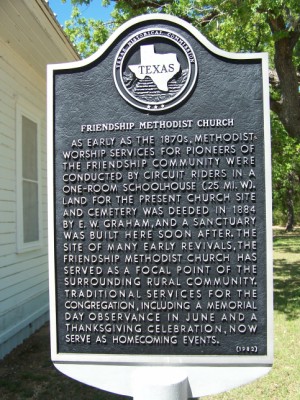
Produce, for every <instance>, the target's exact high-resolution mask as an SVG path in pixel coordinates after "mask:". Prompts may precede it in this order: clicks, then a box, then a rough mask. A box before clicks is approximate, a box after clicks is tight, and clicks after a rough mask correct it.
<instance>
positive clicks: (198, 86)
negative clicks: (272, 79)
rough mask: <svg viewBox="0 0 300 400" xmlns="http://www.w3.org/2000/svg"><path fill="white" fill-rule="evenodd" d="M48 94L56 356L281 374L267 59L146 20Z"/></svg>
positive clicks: (166, 21)
mask: <svg viewBox="0 0 300 400" xmlns="http://www.w3.org/2000/svg"><path fill="white" fill-rule="evenodd" d="M49 90H50V93H51V94H50V102H49V117H50V121H49V123H50V132H49V140H50V147H51V149H52V150H51V152H52V154H51V157H50V188H49V189H50V195H51V196H53V206H52V205H51V206H50V226H53V235H52V236H50V246H51V248H52V252H51V259H52V264H53V265H52V268H53V270H52V271H51V274H50V277H51V285H52V286H51V296H52V301H51V304H52V326H53V327H54V336H52V343H53V359H54V361H57V362H59V361H66V362H67V361H74V360H78V361H79V362H89V361H93V362H99V363H101V362H102V363H103V362H108V363H114V364H118V363H122V362H126V363H129V364H130V363H132V364H139V363H140V364H141V365H146V364H149V363H150V364H159V365H178V364H181V363H184V364H186V365H201V364H209V363H212V364H222V365H228V364H233V365H234V364H237V363H238V364H255V365H259V364H261V365H268V364H270V363H271V358H272V356H271V352H272V344H271V341H270V322H271V308H272V302H271V293H270V291H271V286H270V279H271V278H270V271H271V259H272V257H271V251H272V249H271V245H270V243H271V229H270V228H271V201H270V198H271V184H270V153H269V148H270V143H269V141H270V138H269V123H268V118H269V115H268V82H267V61H266V55H265V54H250V55H249V54H247V55H245V54H244V55H237V54H229V53H225V52H222V51H220V50H218V49H216V48H214V47H213V46H212V45H211V44H210V43H208V42H207V41H206V39H205V38H203V37H202V36H201V35H200V34H199V33H198V32H197V31H196V30H194V28H191V27H190V26H188V25H187V24H185V23H182V22H180V23H178V20H176V19H174V18H170V17H161V16H156V17H150V18H147V19H144V18H139V19H137V20H136V21H135V23H133V22H132V23H128V24H127V25H125V26H124V27H123V28H122V29H121V30H120V31H118V32H117V33H116V34H115V35H114V36H113V37H112V39H111V40H110V42H109V43H108V44H106V45H105V46H103V49H101V51H99V53H98V54H96V55H95V56H93V57H92V58H91V59H88V60H86V61H83V62H78V63H72V64H66V65H56V66H51V67H50V68H49ZM52 157H53V158H52Z"/></svg>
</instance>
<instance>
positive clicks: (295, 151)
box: [272, 115, 300, 231]
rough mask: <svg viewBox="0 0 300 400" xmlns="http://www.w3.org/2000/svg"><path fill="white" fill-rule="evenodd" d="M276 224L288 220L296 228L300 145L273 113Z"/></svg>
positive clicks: (288, 223)
mask: <svg viewBox="0 0 300 400" xmlns="http://www.w3.org/2000/svg"><path fill="white" fill-rule="evenodd" d="M272 131H273V134H272V154H273V168H272V181H273V204H274V210H275V213H274V223H275V224H282V223H284V222H286V221H287V222H286V230H288V231H290V230H292V229H293V226H294V224H295V223H297V222H298V223H299V222H300V221H299V220H298V221H297V218H296V214H298V213H299V211H300V206H299V201H300V144H299V143H298V142H297V141H296V140H295V139H294V138H291V137H290V136H288V135H287V133H286V131H285V129H284V128H283V126H282V124H281V123H280V121H279V120H278V117H277V116H275V115H272Z"/></svg>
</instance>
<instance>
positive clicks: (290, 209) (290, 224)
mask: <svg viewBox="0 0 300 400" xmlns="http://www.w3.org/2000/svg"><path fill="white" fill-rule="evenodd" d="M287 215H288V219H287V224H286V227H285V231H286V232H292V230H293V229H294V225H295V212H294V202H293V190H292V189H290V190H289V191H288V199H287Z"/></svg>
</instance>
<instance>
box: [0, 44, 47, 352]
mask: <svg viewBox="0 0 300 400" xmlns="http://www.w3.org/2000/svg"><path fill="white" fill-rule="evenodd" d="M0 49H1V51H0V122H1V123H0V358H1V357H3V356H4V355H5V354H6V353H7V352H9V351H10V350H11V349H12V348H13V347H14V346H15V345H17V344H18V343H20V342H21V341H22V340H23V339H24V337H26V336H28V334H29V333H31V331H33V330H34V329H35V328H37V327H38V326H37V325H38V324H41V322H42V321H44V320H45V319H46V318H47V309H48V264H47V218H46V212H47V205H46V201H47V193H46V154H47V153H46V111H45V104H46V92H45V91H46V89H45V88H46V82H45V78H43V77H41V76H40V75H39V74H37V72H36V71H34V70H33V69H32V68H31V67H30V66H29V65H28V64H27V63H26V61H25V60H23V59H22V58H21V57H20V56H18V55H17V54H16V53H15V52H14V51H13V50H12V49H10V47H9V45H8V44H6V43H4V42H3V41H0ZM17 104H22V106H24V107H26V105H30V106H33V107H34V108H35V109H37V110H38V113H39V116H42V118H41V131H40V144H41V149H42V151H41V154H40V156H41V170H40V171H39V172H40V174H41V178H42V179H41V182H42V187H41V190H42V212H43V217H42V220H41V221H40V223H41V224H42V228H43V231H42V246H41V248H39V249H38V250H36V251H28V252H26V253H17V228H18V227H17V206H18V201H17V200H18V199H17V191H16V165H17V160H16V107H17Z"/></svg>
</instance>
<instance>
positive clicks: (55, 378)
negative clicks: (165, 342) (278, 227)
mask: <svg viewBox="0 0 300 400" xmlns="http://www.w3.org/2000/svg"><path fill="white" fill-rule="evenodd" d="M275 233H276V236H275V237H274V309H275V315H274V325H275V362H274V367H273V369H272V371H271V372H270V373H269V374H268V375H267V376H265V377H264V378H261V379H259V380H257V381H255V382H254V383H252V384H249V385H246V386H244V387H241V388H238V389H234V390H232V391H230V392H227V393H223V394H220V395H217V396H207V397H204V399H205V400H300V351H299V348H300V301H299V299H300V235H299V234H298V232H297V235H295V234H294V235H293V234H282V231H278V232H277V231H276V232H275ZM49 353H50V349H49V331H48V326H45V327H44V328H43V329H41V330H40V331H39V332H37V333H36V334H34V335H32V336H31V337H30V338H29V339H28V340H26V341H25V342H24V343H23V344H22V345H21V346H19V347H17V348H16V349H15V350H14V351H13V352H12V353H11V354H9V355H8V356H7V357H6V358H5V359H4V360H3V361H0V399H1V400H25V399H26V400H53V399H55V400H69V399H72V400H121V399H122V400H125V399H129V398H128V397H123V396H117V395H113V394H109V393H107V392H103V391H101V390H97V389H93V388H91V387H88V386H85V385H82V384H80V383H79V382H76V381H73V380H72V379H69V378H67V377H65V376H64V375H63V374H61V373H60V372H58V371H57V370H56V369H55V368H54V367H53V365H52V362H51V361H50V355H49ZM153 400H156V399H153Z"/></svg>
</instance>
